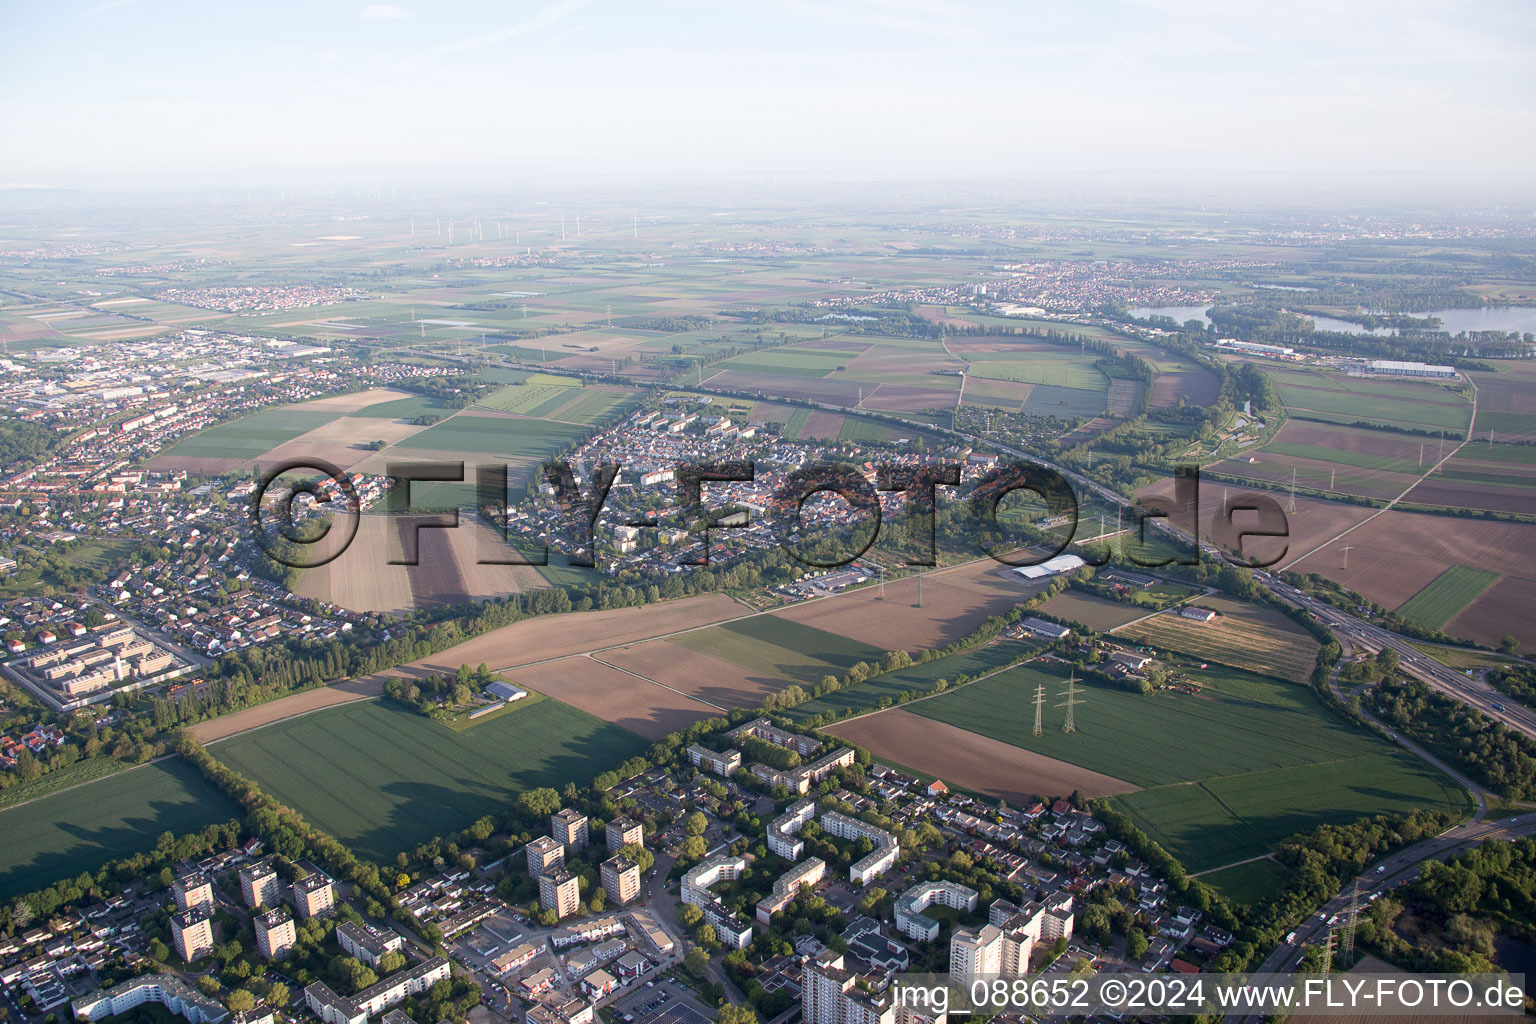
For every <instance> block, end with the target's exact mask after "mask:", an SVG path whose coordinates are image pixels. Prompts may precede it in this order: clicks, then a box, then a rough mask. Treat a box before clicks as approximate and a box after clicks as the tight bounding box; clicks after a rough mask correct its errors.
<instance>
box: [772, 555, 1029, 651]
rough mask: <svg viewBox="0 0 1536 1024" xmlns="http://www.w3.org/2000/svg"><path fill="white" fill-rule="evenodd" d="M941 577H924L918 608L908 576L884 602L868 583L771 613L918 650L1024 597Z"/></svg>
mask: <svg viewBox="0 0 1536 1024" xmlns="http://www.w3.org/2000/svg"><path fill="white" fill-rule="evenodd" d="M991 567H995V566H991ZM943 576H944V574H943V573H933V574H930V575H929V576H928V577H927V578H926V579H925V580H924V582H923V607H921V608H918V607H917V606H916V602H917V580H916V579H915V578H911V577H908V578H907V579H900V580H893V581H891V582H889V583H887V584H886V585H885V600H884V601H881V600H879V597H880V591H879V589H878V588H875V587H865V588H863V589H862V590H855V591H853V592H851V593H847V594H838V595H835V596H833V597H827V598H822V599H821V600H817V601H810V602H807V603H805V604H799V605H793V606H791V607H789V608H786V609H784V610H783V611H778V612H774V613H773V614H774V616H775V617H777V618H783V619H787V620H789V621H791V622H802V623H805V624H806V625H808V626H815V627H816V628H817V629H822V630H826V631H827V632H829V633H836V634H838V635H839V636H846V637H850V638H852V639H854V640H857V641H859V642H860V643H865V644H869V645H870V646H872V647H877V648H879V649H880V650H882V651H892V650H898V649H900V650H906V651H918V650H922V649H924V648H937V647H944V646H946V645H948V644H950V643H953V642H954V641H956V640H958V639H960V638H961V637H963V636H965V635H967V634H968V633H971V632H973V631H974V630H975V629H976V627H977V626H979V625H981V623H982V622H983V621H984V620H986V619H987V618H988V617H989V616H992V615H997V614H999V613H1001V612H1004V611H1006V610H1008V609H1009V608H1011V607H1013V605H1014V604H1016V603H1017V602H1018V601H1019V600H1020V594H1019V592H1018V590H1017V589H1015V590H1014V591H1013V592H1012V593H1008V592H1002V591H1001V588H999V591H1000V592H996V593H987V592H978V591H977V590H970V589H964V588H961V587H955V586H947V585H945V584H944V583H941V582H937V580H939V579H941V578H943Z"/></svg>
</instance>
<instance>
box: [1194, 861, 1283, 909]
mask: <svg viewBox="0 0 1536 1024" xmlns="http://www.w3.org/2000/svg"><path fill="white" fill-rule="evenodd" d="M1288 874H1289V872H1287V871H1286V869H1285V868H1283V867H1281V866H1280V865H1279V864H1277V863H1275V862H1274V861H1272V860H1255V861H1249V862H1248V863H1247V864H1235V865H1233V866H1232V867H1229V868H1222V869H1221V870H1220V871H1212V872H1211V873H1210V874H1208V875H1201V876H1200V881H1202V882H1204V883H1205V884H1207V885H1211V886H1215V887H1216V888H1217V889H1219V890H1220V891H1221V894H1222V895H1223V896H1225V897H1226V898H1227V899H1229V900H1232V901H1233V902H1235V903H1243V904H1247V905H1249V906H1252V905H1254V904H1257V903H1260V902H1262V901H1263V900H1264V899H1266V898H1267V897H1269V896H1271V895H1273V894H1274V893H1275V892H1276V891H1277V890H1278V889H1279V888H1280V886H1282V885H1284V884H1285V880H1286V877H1287V876H1288Z"/></svg>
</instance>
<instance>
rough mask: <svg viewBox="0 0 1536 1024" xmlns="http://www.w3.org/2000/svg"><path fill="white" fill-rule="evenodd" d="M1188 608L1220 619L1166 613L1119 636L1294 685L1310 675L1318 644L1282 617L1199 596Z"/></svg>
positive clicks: (1273, 612)
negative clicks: (1205, 610) (1215, 614)
mask: <svg viewBox="0 0 1536 1024" xmlns="http://www.w3.org/2000/svg"><path fill="white" fill-rule="evenodd" d="M1189 604H1190V606H1193V607H1198V608H1210V609H1213V610H1215V611H1216V612H1218V613H1220V614H1219V617H1218V618H1217V619H1216V620H1215V621H1214V622H1196V621H1194V620H1193V619H1186V618H1184V617H1183V616H1181V615H1179V614H1177V613H1175V612H1171V611H1169V612H1162V613H1160V614H1158V615H1154V616H1152V617H1151V618H1148V619H1143V620H1142V621H1141V622H1138V623H1136V624H1135V625H1131V626H1126V627H1125V628H1124V629H1121V630H1118V631H1117V632H1116V634H1115V635H1116V636H1121V637H1126V638H1129V639H1132V640H1135V641H1137V642H1138V643H1143V644H1147V645H1148V646H1152V647H1159V648H1165V649H1171V650H1175V651H1179V652H1181V653H1183V654H1188V655H1192V656H1194V657H1196V658H1200V659H1202V660H1208V661H1215V662H1220V663H1221V664H1223V665H1231V666H1233V667H1235V668H1242V669H1247V670H1249V671H1254V672H1261V673H1264V674H1265V675H1272V676H1276V677H1278V678H1281V679H1289V680H1290V681H1291V682H1293V683H1304V682H1306V681H1307V679H1308V677H1309V676H1310V675H1311V672H1312V666H1313V664H1314V663H1315V662H1316V660H1317V650H1318V643H1317V641H1316V640H1314V639H1312V637H1311V636H1309V635H1307V634H1306V633H1304V632H1302V631H1301V629H1300V628H1299V627H1297V626H1296V624H1295V623H1293V622H1291V621H1290V620H1289V619H1287V618H1286V617H1285V616H1283V615H1281V614H1280V613H1279V612H1275V611H1272V610H1270V609H1268V608H1259V607H1256V606H1254V605H1251V604H1245V603H1242V602H1239V601H1232V600H1229V599H1227V598H1224V597H1201V598H1196V599H1195V600H1193V601H1191V602H1189Z"/></svg>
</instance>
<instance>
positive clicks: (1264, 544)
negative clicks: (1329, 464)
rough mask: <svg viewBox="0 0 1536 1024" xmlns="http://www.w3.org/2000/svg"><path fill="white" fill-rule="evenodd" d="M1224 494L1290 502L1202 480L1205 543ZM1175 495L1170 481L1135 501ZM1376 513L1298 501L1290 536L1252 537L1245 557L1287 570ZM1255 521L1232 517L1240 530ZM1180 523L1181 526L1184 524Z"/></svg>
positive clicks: (1359, 507) (1282, 496)
mask: <svg viewBox="0 0 1536 1024" xmlns="http://www.w3.org/2000/svg"><path fill="white" fill-rule="evenodd" d="M1223 492H1225V493H1226V494H1227V499H1228V501H1229V502H1230V503H1231V504H1232V505H1237V504H1238V503H1239V501H1241V500H1242V498H1243V497H1244V495H1250V494H1255V495H1263V496H1268V497H1269V498H1271V499H1273V500H1274V501H1276V502H1278V503H1279V505H1280V507H1281V508H1282V509H1283V508H1285V507H1286V504H1287V500H1288V499H1287V496H1286V495H1285V494H1284V493H1283V492H1279V491H1262V490H1252V491H1250V490H1248V489H1246V488H1244V487H1243V486H1242V485H1240V484H1224V483H1222V482H1221V481H1219V480H1202V481H1201V482H1200V511H1201V513H1202V514H1201V516H1200V524H1201V535H1202V536H1203V537H1205V538H1206V539H1210V537H1211V527H1212V524H1213V522H1215V520H1216V518H1217V517H1218V516H1220V514H1221V502H1222V494H1223ZM1172 493H1173V481H1172V479H1168V480H1161V481H1158V482H1157V483H1155V484H1152V485H1150V486H1148V487H1144V488H1142V489H1141V490H1140V491H1137V492H1136V497H1137V498H1145V497H1149V496H1153V495H1161V496H1164V497H1166V496H1168V495H1170V494H1172ZM1375 511H1376V510H1375V509H1372V508H1366V507H1365V506H1363V505H1345V504H1342V503H1340V502H1333V501H1322V500H1320V499H1318V498H1308V497H1297V499H1296V513H1295V515H1290V516H1287V525H1288V526H1289V528H1290V536H1289V537H1286V538H1278V537H1276V538H1267V537H1250V538H1248V539H1247V540H1245V541H1244V547H1243V553H1244V555H1245V556H1246V557H1248V558H1250V559H1258V560H1260V561H1266V562H1267V561H1270V560H1271V559H1274V558H1276V557H1277V556H1280V563H1279V564H1280V567H1281V568H1284V567H1285V565H1286V562H1287V560H1288V559H1294V558H1295V557H1296V556H1298V555H1300V554H1301V553H1302V552H1304V551H1309V550H1311V549H1312V548H1313V547H1316V546H1317V545H1318V544H1320V543H1322V542H1323V541H1325V540H1327V539H1328V538H1330V537H1334V536H1336V535H1338V533H1339V532H1340V531H1342V530H1347V529H1348V528H1349V527H1351V526H1353V525H1354V524H1356V523H1358V522H1361V521H1362V520H1364V519H1365V518H1366V517H1367V516H1369V515H1370V514H1371V513H1373V512H1375ZM1253 520H1254V516H1253V515H1252V513H1244V512H1238V513H1235V514H1234V515H1233V522H1234V523H1236V525H1237V526H1238V527H1239V528H1241V527H1242V526H1244V525H1245V524H1248V523H1251V522H1253ZM1179 521H1180V523H1181V524H1182V522H1183V520H1179ZM1127 525H1128V526H1129V525H1131V524H1127ZM1350 537H1351V538H1353V537H1354V534H1350ZM1350 562H1351V566H1353V562H1354V555H1353V553H1351V555H1350ZM1318 571H1321V570H1318Z"/></svg>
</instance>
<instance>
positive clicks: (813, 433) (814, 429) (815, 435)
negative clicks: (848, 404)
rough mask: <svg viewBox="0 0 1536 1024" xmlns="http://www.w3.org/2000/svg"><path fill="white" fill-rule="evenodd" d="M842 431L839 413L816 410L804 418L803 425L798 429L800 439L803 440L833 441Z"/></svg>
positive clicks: (841, 420) (841, 419)
mask: <svg viewBox="0 0 1536 1024" xmlns="http://www.w3.org/2000/svg"><path fill="white" fill-rule="evenodd" d="M842 430H843V416H842V414H841V413H835V412H821V411H820V410H818V411H816V412H813V413H811V414H810V415H809V416H808V417H806V420H805V423H804V425H803V426H801V428H800V437H801V438H802V439H805V440H819V441H835V440H837V435H838V434H840V433H842Z"/></svg>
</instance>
